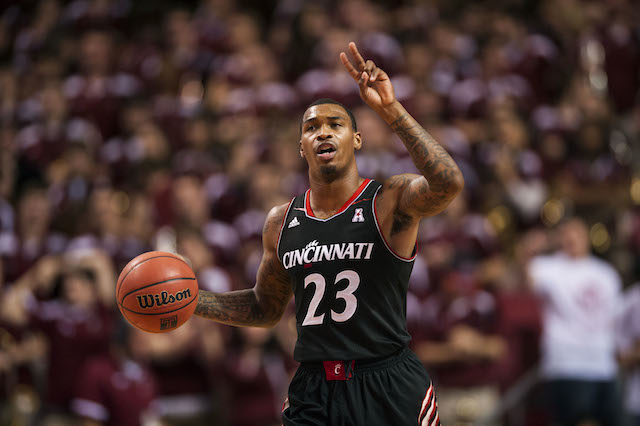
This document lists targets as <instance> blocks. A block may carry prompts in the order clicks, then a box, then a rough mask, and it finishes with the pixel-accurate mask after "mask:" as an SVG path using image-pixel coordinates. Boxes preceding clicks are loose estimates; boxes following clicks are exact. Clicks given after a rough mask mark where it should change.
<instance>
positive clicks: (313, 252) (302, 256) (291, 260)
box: [282, 240, 374, 269]
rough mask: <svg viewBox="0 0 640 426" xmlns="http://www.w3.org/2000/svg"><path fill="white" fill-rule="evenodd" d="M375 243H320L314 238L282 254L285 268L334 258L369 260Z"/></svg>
mask: <svg viewBox="0 0 640 426" xmlns="http://www.w3.org/2000/svg"><path fill="white" fill-rule="evenodd" d="M373 244H374V243H334V244H328V245H318V241H316V240H313V241H311V242H310V243H309V244H307V245H306V246H305V247H304V248H301V249H297V250H292V251H288V252H286V253H285V254H284V256H282V264H283V266H284V267H285V269H289V268H293V267H294V266H300V265H304V264H306V263H316V262H331V261H334V260H369V259H370V258H371V252H372V251H373Z"/></svg>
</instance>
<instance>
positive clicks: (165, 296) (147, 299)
mask: <svg viewBox="0 0 640 426" xmlns="http://www.w3.org/2000/svg"><path fill="white" fill-rule="evenodd" d="M190 297H191V290H190V289H188V288H187V289H184V290H182V291H178V292H177V293H174V294H170V293H169V292H168V291H163V292H161V293H160V294H143V295H140V296H136V299H137V300H138V306H140V308H142V309H149V308H153V307H154V306H164V305H170V304H172V303H176V302H180V301H181V300H184V299H188V298H190Z"/></svg>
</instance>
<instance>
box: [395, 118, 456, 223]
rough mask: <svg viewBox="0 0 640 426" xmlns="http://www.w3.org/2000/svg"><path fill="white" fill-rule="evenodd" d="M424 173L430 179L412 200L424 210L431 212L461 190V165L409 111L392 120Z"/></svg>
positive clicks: (416, 163) (417, 165) (412, 202)
mask: <svg viewBox="0 0 640 426" xmlns="http://www.w3.org/2000/svg"><path fill="white" fill-rule="evenodd" d="M391 128H392V129H393V131H394V132H396V134H397V135H398V136H399V137H400V139H401V140H402V142H403V143H404V145H405V147H406V148H407V150H408V151H409V155H410V156H411V159H412V160H413V163H414V164H415V165H416V167H417V168H418V170H419V171H420V173H421V174H422V176H424V177H425V178H426V179H427V182H428V183H429V185H428V187H427V186H421V187H420V188H419V189H418V190H416V191H414V192H415V193H413V194H411V196H410V198H409V200H410V201H411V204H413V205H414V206H415V207H416V208H418V209H419V210H421V211H424V212H429V211H432V210H434V209H436V208H437V207H438V206H441V205H443V204H444V203H445V202H447V201H448V200H450V199H451V198H452V197H453V196H455V195H456V194H457V193H458V191H459V190H460V185H459V184H458V182H459V180H460V179H461V175H460V169H458V166H457V165H456V163H455V162H454V161H453V159H452V158H451V156H450V155H449V154H448V153H447V151H445V149H444V148H443V147H442V146H441V145H440V144H439V143H438V142H436V141H435V139H433V137H431V135H430V134H429V133H427V131H426V130H425V129H424V128H423V127H422V126H421V125H420V124H418V122H416V120H414V119H413V117H411V116H410V115H409V114H407V113H405V114H402V115H401V116H400V117H399V118H398V119H396V120H395V121H394V122H393V123H391Z"/></svg>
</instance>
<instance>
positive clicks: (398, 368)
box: [282, 348, 440, 426]
mask: <svg viewBox="0 0 640 426" xmlns="http://www.w3.org/2000/svg"><path fill="white" fill-rule="evenodd" d="M282 423H283V425H284V426H302V425H305V426H311V425H313V426H360V425H362V426H365V425H366V426H378V425H379V426H410V425H411V426H414V425H421V426H423V425H426V426H439V425H440V418H439V416H438V407H437V404H436V396H435V391H434V389H433V386H432V385H431V380H430V379H429V376H428V375H427V372H426V370H425V369H424V367H423V366H422V363H421V362H420V360H418V358H417V357H416V355H415V354H414V353H413V352H412V351H411V350H409V349H408V348H405V349H402V350H401V351H399V352H398V353H396V354H394V355H393V356H391V357H389V358H386V359H382V360H377V361H370V362H362V361H355V362H354V361H347V362H338V361H325V362H322V363H308V364H307V363H302V364H301V366H300V368H298V371H297V372H296V374H295V376H294V377H293V380H292V381H291V385H290V386H289V397H288V398H287V400H286V401H285V404H284V409H283V411H282Z"/></svg>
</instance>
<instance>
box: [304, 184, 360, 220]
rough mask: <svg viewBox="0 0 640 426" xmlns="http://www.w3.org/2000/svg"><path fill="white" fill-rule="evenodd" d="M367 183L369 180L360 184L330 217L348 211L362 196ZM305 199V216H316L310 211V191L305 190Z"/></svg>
mask: <svg viewBox="0 0 640 426" xmlns="http://www.w3.org/2000/svg"><path fill="white" fill-rule="evenodd" d="M369 182H371V179H365V180H364V182H362V183H361V184H360V186H359V187H358V189H356V192H354V193H353V195H352V196H351V197H350V198H349V199H348V200H347V201H346V202H345V203H344V204H343V205H342V207H340V210H338V211H337V212H335V213H334V214H332V215H331V217H333V216H335V215H337V214H340V213H342V212H343V211H345V210H346V209H348V208H349V206H350V205H351V203H353V202H354V201H355V200H356V199H357V198H358V197H359V196H360V194H362V191H364V188H366V186H367V185H368V184H369ZM305 198H306V202H305V204H304V207H305V209H306V211H307V215H309V216H311V217H316V215H315V214H313V210H312V209H311V189H307V196H306V197H305ZM327 219H328V218H327Z"/></svg>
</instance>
